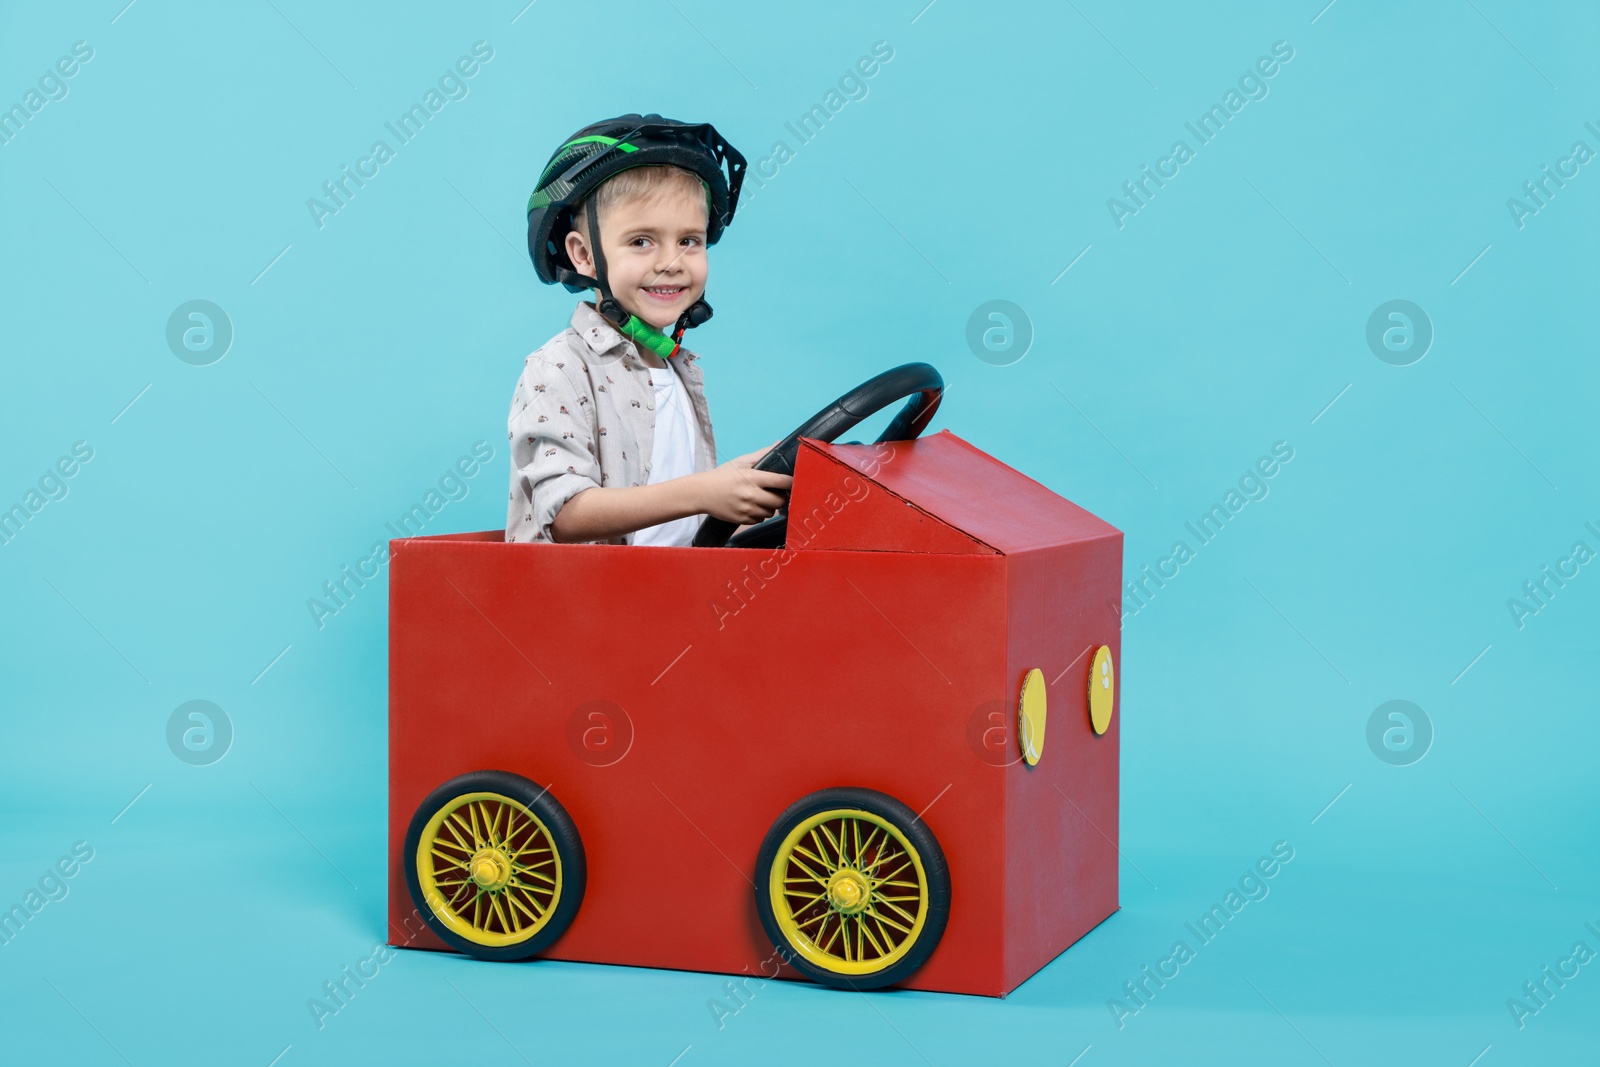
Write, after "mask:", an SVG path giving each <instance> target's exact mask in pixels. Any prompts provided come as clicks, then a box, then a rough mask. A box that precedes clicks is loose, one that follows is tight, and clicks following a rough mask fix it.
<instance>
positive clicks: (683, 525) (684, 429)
mask: <svg viewBox="0 0 1600 1067" xmlns="http://www.w3.org/2000/svg"><path fill="white" fill-rule="evenodd" d="M666 362H667V365H666V366H665V367H651V368H650V384H651V385H652V386H653V387H654V389H655V400H656V431H655V440H654V443H653V444H652V445H651V448H650V479H649V483H648V484H650V485H655V484H656V483H657V482H666V481H671V480H672V479H673V478H682V477H683V476H684V475H686V474H693V473H694V460H695V432H694V412H693V411H691V410H690V409H689V396H688V391H687V390H686V389H684V387H683V384H682V383H681V382H679V381H678V372H677V370H676V369H675V368H674V367H673V366H672V360H670V359H669V360H667V361H666ZM704 519H705V516H703V515H687V516H685V517H683V518H681V519H673V520H672V521H670V522H663V523H661V524H659V525H656V526H646V527H645V528H644V529H642V530H639V531H637V532H635V533H634V535H633V541H632V543H633V544H636V545H687V544H690V543H692V542H693V541H694V535H695V533H696V532H697V531H698V530H699V529H700V523H701V522H703V521H704Z"/></svg>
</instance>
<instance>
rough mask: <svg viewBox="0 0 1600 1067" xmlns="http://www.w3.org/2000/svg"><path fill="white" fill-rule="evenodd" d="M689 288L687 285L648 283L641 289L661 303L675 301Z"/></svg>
mask: <svg viewBox="0 0 1600 1067" xmlns="http://www.w3.org/2000/svg"><path fill="white" fill-rule="evenodd" d="M687 290H688V286H686V285H646V286H641V287H640V289H639V291H640V292H641V293H644V294H645V295H646V296H648V297H649V298H650V299H652V300H654V301H656V302H657V303H661V304H671V303H675V302H676V301H677V299H678V298H679V297H680V296H682V295H683V294H684V293H685V292H686V291H687Z"/></svg>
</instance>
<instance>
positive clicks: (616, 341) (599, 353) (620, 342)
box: [572, 300, 700, 365]
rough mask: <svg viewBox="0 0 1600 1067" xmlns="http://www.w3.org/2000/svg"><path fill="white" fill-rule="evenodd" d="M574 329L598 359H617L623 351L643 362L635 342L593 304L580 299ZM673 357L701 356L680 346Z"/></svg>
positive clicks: (688, 359)
mask: <svg viewBox="0 0 1600 1067" xmlns="http://www.w3.org/2000/svg"><path fill="white" fill-rule="evenodd" d="M572 329H573V330H574V331H576V333H577V334H578V336H579V337H581V338H582V339H583V343H584V346H585V347H586V348H587V349H588V351H589V353H590V355H591V356H594V357H596V359H597V361H598V360H606V359H616V358H617V356H618V354H619V353H621V354H622V355H623V356H624V358H627V357H629V356H631V357H632V360H633V362H636V363H640V364H641V365H642V364H643V361H642V360H640V359H639V358H638V353H636V352H634V350H633V343H632V342H630V341H629V340H628V339H627V338H626V337H624V336H623V335H622V333H621V332H620V331H619V330H618V329H617V328H616V327H615V326H613V325H611V322H610V320H608V319H607V318H606V317H605V316H604V315H602V314H600V312H598V311H596V310H595V309H594V306H593V305H592V304H588V303H585V302H584V301H582V300H580V301H578V306H577V307H576V308H574V309H573V312H572ZM672 358H673V359H675V360H679V361H681V362H685V363H693V362H694V361H695V360H697V359H699V358H700V357H699V356H698V355H697V354H695V353H694V352H691V351H689V349H687V348H683V347H680V348H679V349H678V354H677V355H675V356H673V357H672ZM669 362H670V361H669Z"/></svg>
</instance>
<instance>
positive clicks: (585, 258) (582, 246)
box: [566, 230, 594, 276]
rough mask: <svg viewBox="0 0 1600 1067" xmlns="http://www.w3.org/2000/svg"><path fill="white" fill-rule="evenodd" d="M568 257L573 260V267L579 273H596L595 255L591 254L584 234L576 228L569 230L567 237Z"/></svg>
mask: <svg viewBox="0 0 1600 1067" xmlns="http://www.w3.org/2000/svg"><path fill="white" fill-rule="evenodd" d="M566 246H567V258H568V259H570V260H572V266H573V269H574V270H576V271H577V272H578V273H579V274H588V275H591V276H592V275H593V274H594V257H593V256H591V255H590V254H589V246H588V244H586V243H585V242H584V240H583V235H582V234H581V233H578V232H577V231H576V230H568V231H567V238H566Z"/></svg>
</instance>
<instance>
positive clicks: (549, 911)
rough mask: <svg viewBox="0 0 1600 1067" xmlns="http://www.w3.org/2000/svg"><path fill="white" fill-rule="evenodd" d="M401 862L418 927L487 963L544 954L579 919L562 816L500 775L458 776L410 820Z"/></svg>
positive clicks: (579, 889) (541, 795)
mask: <svg viewBox="0 0 1600 1067" xmlns="http://www.w3.org/2000/svg"><path fill="white" fill-rule="evenodd" d="M404 861H405V871H406V885H407V887H408V888H409V889H410V891H411V900H412V903H414V904H415V905H416V907H417V910H418V912H419V913H421V915H422V918H423V921H425V922H426V923H427V924H428V926H429V927H430V928H431V929H432V930H433V932H434V933H436V934H438V935H439V937H440V938H441V939H443V941H444V942H445V943H446V944H447V945H449V946H450V947H451V948H454V949H456V950H457V951H458V952H464V953H466V954H467V955H469V956H476V957H478V958H479V959H485V960H520V959H526V958H528V957H529V956H535V955H538V954H539V953H540V952H542V951H543V950H544V949H546V948H548V947H549V946H550V945H551V944H552V943H553V942H554V941H555V940H556V938H558V937H560V936H561V935H562V934H563V933H564V932H565V931H566V929H567V927H568V926H570V925H571V923H572V920H573V918H574V917H575V916H576V915H577V912H578V905H579V904H581V903H582V901H583V890H584V885H585V881H586V878H587V869H586V865H585V863H584V855H583V842H582V841H581V840H580V839H579V837H578V830H577V827H576V826H574V825H573V823H572V819H571V817H569V816H568V815H567V812H566V809H564V808H563V807H562V806H561V804H560V803H559V802H558V801H557V800H556V798H555V797H553V796H551V795H550V792H549V790H547V789H545V788H543V787H542V786H540V785H538V784H537V783H535V782H531V781H529V780H528V779H526V778H524V777H522V776H521V775H517V774H510V773H508V772H506V771H474V772H472V773H471V774H463V775H461V776H460V777H459V778H452V779H451V780H450V781H448V782H446V783H444V784H443V785H441V786H440V787H439V788H438V789H435V790H434V791H433V792H432V793H431V794H429V795H428V798H427V799H426V800H424V801H423V802H422V803H421V805H419V806H418V808H417V810H416V813H415V814H414V815H412V817H411V825H410V827H409V829H408V830H407V831H406V843H405V852H404Z"/></svg>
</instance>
